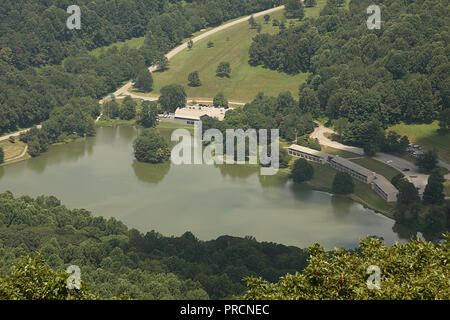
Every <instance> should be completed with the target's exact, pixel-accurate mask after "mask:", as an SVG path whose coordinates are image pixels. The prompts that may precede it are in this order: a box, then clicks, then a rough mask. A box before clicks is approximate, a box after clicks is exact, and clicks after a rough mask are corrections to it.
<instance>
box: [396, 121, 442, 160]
mask: <svg viewBox="0 0 450 320" xmlns="http://www.w3.org/2000/svg"><path fill="white" fill-rule="evenodd" d="M438 129H439V124H438V122H437V121H435V122H433V123H431V124H403V123H402V124H398V125H395V126H392V127H389V130H393V131H396V132H397V133H398V134H400V135H402V136H404V135H406V136H407V137H408V139H409V141H411V142H412V143H416V144H418V145H420V146H422V147H424V148H425V149H427V150H431V149H436V151H437V152H438V154H439V158H440V159H441V160H443V161H445V162H447V163H450V133H446V134H441V133H439V131H438Z"/></svg>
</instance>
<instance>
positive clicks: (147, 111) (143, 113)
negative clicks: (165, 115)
mask: <svg viewBox="0 0 450 320" xmlns="http://www.w3.org/2000/svg"><path fill="white" fill-rule="evenodd" d="M137 124H139V125H141V126H143V127H145V128H156V126H157V125H158V105H157V103H156V102H154V101H144V102H142V108H141V110H140V111H139V114H138V119H137Z"/></svg>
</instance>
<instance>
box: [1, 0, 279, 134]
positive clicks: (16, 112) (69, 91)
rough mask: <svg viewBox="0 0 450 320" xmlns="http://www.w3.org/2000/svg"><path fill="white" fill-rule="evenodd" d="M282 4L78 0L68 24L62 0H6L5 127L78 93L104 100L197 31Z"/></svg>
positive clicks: (42, 114) (34, 120)
mask: <svg viewBox="0 0 450 320" xmlns="http://www.w3.org/2000/svg"><path fill="white" fill-rule="evenodd" d="M279 4H280V1H278V0H265V1H253V0H225V1H222V0H206V1H197V0H195V1H191V2H186V3H183V4H182V2H181V1H178V0H176V1H172V0H170V1H169V0H139V1H131V0H118V1H114V4H113V5H111V4H109V2H102V1H100V2H98V1H93V0H82V1H78V3H77V5H79V6H80V8H81V12H82V27H81V30H69V29H68V28H67V27H66V20H67V18H68V17H69V15H68V14H67V13H66V9H67V7H68V5H69V4H68V3H67V1H65V0H54V1H50V2H48V1H47V2H45V1H44V2H39V1H38V2H37V1H34V0H19V1H16V0H5V1H2V8H3V9H4V10H3V11H2V12H0V21H2V28H0V92H1V94H0V134H2V133H4V132H9V131H15V130H17V129H18V128H28V127H31V126H33V125H35V124H39V123H41V122H42V121H45V120H47V119H48V118H49V116H50V113H51V111H52V110H53V109H55V108H57V107H62V106H64V105H66V104H67V103H68V101H69V100H70V99H71V98H73V97H90V98H94V99H101V98H103V97H104V96H105V95H107V94H108V93H110V92H114V91H115V90H116V89H117V88H118V86H120V85H122V84H123V82H125V81H127V80H130V79H136V78H138V76H139V73H140V72H141V71H142V70H143V69H145V67H149V66H150V65H153V64H155V63H156V64H159V65H160V66H161V68H166V67H167V63H166V62H167V60H166V58H165V57H164V54H166V53H167V52H168V51H169V50H170V49H172V48H173V47H175V46H176V45H178V44H180V43H181V41H182V40H183V39H184V38H186V37H188V36H189V35H191V33H193V32H195V31H199V30H200V29H202V28H205V27H206V26H210V25H216V24H220V23H221V22H222V21H225V20H228V19H231V18H235V17H238V16H241V15H243V14H247V13H248V14H250V13H252V12H257V11H261V10H264V9H268V8H271V7H274V6H276V5H279ZM144 35H145V44H144V46H142V47H141V48H139V49H130V48H129V47H128V46H126V45H125V46H122V47H121V48H120V49H118V48H117V47H116V46H113V47H111V48H109V49H102V50H101V52H100V54H99V55H93V54H89V53H88V52H87V50H91V49H94V48H98V47H101V46H105V45H108V44H111V43H113V42H117V41H123V40H126V39H130V38H132V37H141V36H144ZM61 62H62V64H61V65H56V64H59V63H61ZM36 66H41V68H34V67H36ZM139 78H142V77H139ZM147 83H148V81H147Z"/></svg>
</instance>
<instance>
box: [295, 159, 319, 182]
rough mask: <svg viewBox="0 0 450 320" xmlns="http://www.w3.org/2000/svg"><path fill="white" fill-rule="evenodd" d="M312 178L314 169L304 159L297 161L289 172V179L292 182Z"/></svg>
mask: <svg viewBox="0 0 450 320" xmlns="http://www.w3.org/2000/svg"><path fill="white" fill-rule="evenodd" d="M313 176H314V168H313V166H312V165H310V164H309V163H308V161H306V160H305V159H301V158H300V159H297V160H295V162H294V167H293V168H292V171H291V178H292V180H293V181H294V182H304V181H309V180H311V179H312V177H313Z"/></svg>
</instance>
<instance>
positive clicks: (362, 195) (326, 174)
mask: <svg viewBox="0 0 450 320" xmlns="http://www.w3.org/2000/svg"><path fill="white" fill-rule="evenodd" d="M335 150H336V149H335ZM297 159H298V158H296V157H292V158H291V161H290V163H289V166H290V168H292V165H293V164H294V162H295V160H297ZM309 163H310V164H311V165H312V166H313V167H314V176H313V178H312V179H311V180H310V181H307V182H304V184H305V185H307V186H308V187H310V188H311V189H313V190H318V191H324V192H329V193H333V192H332V184H333V179H334V176H335V175H336V173H338V172H339V171H337V170H335V169H333V168H332V167H330V166H329V165H328V164H325V165H321V164H318V163H314V162H309ZM290 168H286V169H280V171H279V174H280V175H289V174H290V171H291V170H290ZM353 182H354V183H355V192H354V193H352V194H350V195H348V197H349V198H351V199H352V200H354V201H356V202H358V203H360V204H362V205H363V206H364V207H367V208H369V209H372V210H374V211H376V212H379V213H381V214H384V215H385V216H387V217H389V218H392V219H393V210H394V208H395V203H388V202H386V201H384V199H382V198H381V197H380V196H379V195H378V194H377V193H376V192H375V191H374V190H372V188H371V187H370V185H368V184H365V183H363V182H361V181H359V180H356V179H353Z"/></svg>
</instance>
